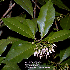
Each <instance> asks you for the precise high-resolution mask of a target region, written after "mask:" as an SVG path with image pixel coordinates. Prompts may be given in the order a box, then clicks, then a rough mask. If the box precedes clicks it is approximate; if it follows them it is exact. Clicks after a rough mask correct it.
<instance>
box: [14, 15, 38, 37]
mask: <svg viewBox="0 0 70 70" xmlns="http://www.w3.org/2000/svg"><path fill="white" fill-rule="evenodd" d="M15 18H16V19H18V20H19V21H20V22H21V23H23V24H24V25H26V26H28V28H29V29H30V30H31V32H32V33H33V35H34V36H35V29H36V25H37V22H36V21H37V20H36V19H32V20H30V19H26V20H25V19H24V18H22V17H19V16H18V17H15Z"/></svg>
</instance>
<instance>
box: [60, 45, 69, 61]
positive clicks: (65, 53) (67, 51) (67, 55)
mask: <svg viewBox="0 0 70 70" xmlns="http://www.w3.org/2000/svg"><path fill="white" fill-rule="evenodd" d="M69 56H70V46H69V47H68V48H67V49H66V50H65V52H64V55H63V57H62V59H61V60H60V62H62V61H63V60H65V59H66V58H67V57H69Z"/></svg>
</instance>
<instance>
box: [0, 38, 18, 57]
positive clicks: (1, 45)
mask: <svg viewBox="0 0 70 70" xmlns="http://www.w3.org/2000/svg"><path fill="white" fill-rule="evenodd" d="M18 40H19V39H17V38H13V37H8V38H7V39H2V40H0V56H1V54H2V53H3V52H4V51H5V50H6V48H7V45H8V44H9V43H14V42H15V41H18Z"/></svg>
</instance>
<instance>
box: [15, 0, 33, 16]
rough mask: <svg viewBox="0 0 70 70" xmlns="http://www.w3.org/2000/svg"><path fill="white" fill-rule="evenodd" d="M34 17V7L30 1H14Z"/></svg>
mask: <svg viewBox="0 0 70 70" xmlns="http://www.w3.org/2000/svg"><path fill="white" fill-rule="evenodd" d="M14 1H15V2H16V3H17V4H19V5H20V6H21V7H22V8H23V9H25V10H26V11H27V12H28V13H29V14H31V16H32V17H33V7H32V3H31V1H30V0H14Z"/></svg>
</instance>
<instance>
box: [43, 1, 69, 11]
mask: <svg viewBox="0 0 70 70" xmlns="http://www.w3.org/2000/svg"><path fill="white" fill-rule="evenodd" d="M44 1H45V2H47V1H48V0H44ZM51 1H52V3H53V4H55V5H57V6H58V7H59V8H62V9H65V10H68V11H70V9H69V8H68V7H67V6H66V5H65V4H64V3H63V2H62V1H61V0H51Z"/></svg>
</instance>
